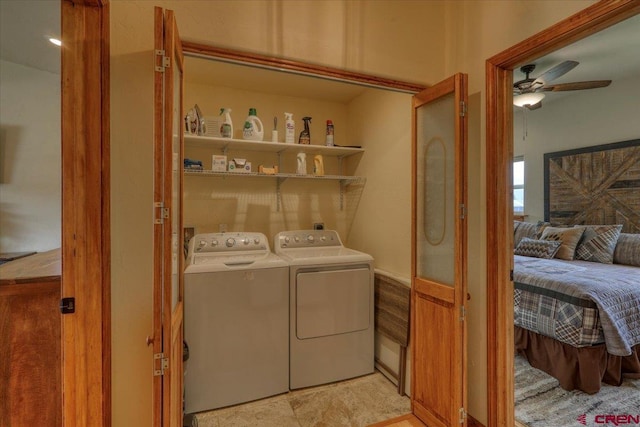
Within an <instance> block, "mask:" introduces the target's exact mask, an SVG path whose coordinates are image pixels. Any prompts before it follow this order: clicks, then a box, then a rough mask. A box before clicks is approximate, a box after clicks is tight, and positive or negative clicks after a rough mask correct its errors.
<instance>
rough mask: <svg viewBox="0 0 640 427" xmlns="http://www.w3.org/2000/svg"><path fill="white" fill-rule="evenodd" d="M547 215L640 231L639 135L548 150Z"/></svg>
mask: <svg viewBox="0 0 640 427" xmlns="http://www.w3.org/2000/svg"><path fill="white" fill-rule="evenodd" d="M544 218H545V221H549V222H551V223H552V224H566V225H576V224H622V225H623V228H622V231H623V232H624V233H640V139H634V140H630V141H622V142H616V143H613V144H605V145H596V146H592V147H586V148H580V149H575V150H566V151H558V152H555V153H546V154H545V155H544Z"/></svg>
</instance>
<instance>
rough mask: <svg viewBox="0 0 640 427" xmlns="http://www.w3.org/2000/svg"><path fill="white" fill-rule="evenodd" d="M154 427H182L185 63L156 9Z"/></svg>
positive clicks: (172, 25) (168, 15) (168, 14)
mask: <svg viewBox="0 0 640 427" xmlns="http://www.w3.org/2000/svg"><path fill="white" fill-rule="evenodd" d="M154 25H155V52H154V54H155V60H156V63H155V66H154V71H155V82H154V83H155V96H154V102H155V117H154V119H155V120H154V133H155V138H154V140H155V146H154V172H155V173H154V209H155V219H154V302H153V304H154V337H153V340H152V342H153V347H154V361H153V363H154V369H153V375H154V399H153V401H154V408H153V425H154V426H162V427H181V426H182V424H183V420H182V395H183V392H182V391H183V390H182V388H183V387H182V383H183V364H182V357H183V319H184V308H183V295H184V291H183V277H182V270H183V255H182V247H183V245H182V243H181V242H182V239H183V233H182V164H183V145H184V144H183V142H184V141H183V138H184V137H183V131H182V117H183V114H182V104H183V99H182V96H183V92H184V90H183V89H184V88H183V75H184V57H183V54H182V44H181V42H180V37H179V34H178V28H177V24H176V19H175V14H174V13H173V11H171V10H166V11H165V10H163V9H161V8H159V7H156V8H155V22H154Z"/></svg>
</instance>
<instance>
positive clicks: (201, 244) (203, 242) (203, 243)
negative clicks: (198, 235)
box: [198, 240, 207, 248]
mask: <svg viewBox="0 0 640 427" xmlns="http://www.w3.org/2000/svg"><path fill="white" fill-rule="evenodd" d="M198 246H199V247H201V248H204V247H205V246H207V242H206V241H204V240H200V243H198Z"/></svg>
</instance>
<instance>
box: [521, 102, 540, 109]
mask: <svg viewBox="0 0 640 427" xmlns="http://www.w3.org/2000/svg"><path fill="white" fill-rule="evenodd" d="M525 107H527V108H528V109H529V110H537V109H538V108H541V107H542V101H538V102H536V103H535V104H533V105H529V104H527V105H525Z"/></svg>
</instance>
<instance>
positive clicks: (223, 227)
mask: <svg viewBox="0 0 640 427" xmlns="http://www.w3.org/2000/svg"><path fill="white" fill-rule="evenodd" d="M218 232H219V233H226V232H227V224H220V225H219V226H218Z"/></svg>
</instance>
